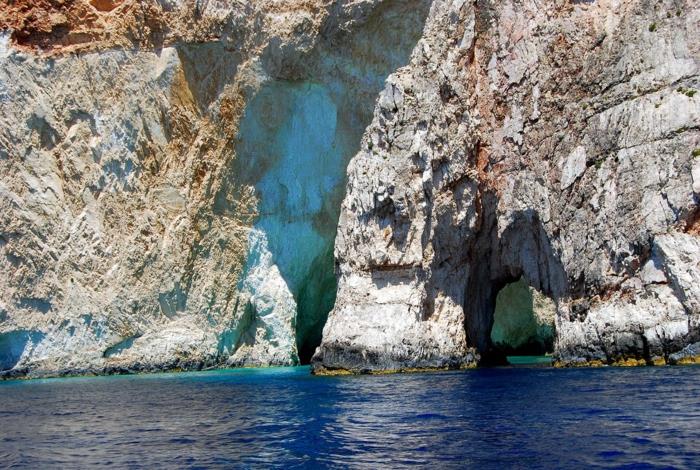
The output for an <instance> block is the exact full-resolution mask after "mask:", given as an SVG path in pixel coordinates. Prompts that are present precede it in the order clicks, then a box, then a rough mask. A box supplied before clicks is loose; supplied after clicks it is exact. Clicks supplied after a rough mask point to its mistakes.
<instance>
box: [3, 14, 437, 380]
mask: <svg viewBox="0 0 700 470" xmlns="http://www.w3.org/2000/svg"><path fill="white" fill-rule="evenodd" d="M428 7H429V3H428V2H427V1H422V0H415V1H408V2H406V1H398V0H391V1H386V0H385V1H380V0H361V1H335V2H326V1H321V0H318V1H315V0H299V1H284V2H281V1H277V0H266V1H259V0H256V1H238V0H218V1H217V0H211V1H181V0H158V1H156V0H149V1H140V0H120V1H117V0H109V1H107V0H99V1H97V0H89V1H88V0H68V1H53V0H46V1H43V0H42V1H40V2H10V3H9V4H5V5H4V6H2V7H0V27H1V28H2V30H3V31H4V32H3V33H2V36H0V273H2V275H0V371H5V372H4V375H6V376H7V375H9V376H17V375H29V376H38V375H47V374H49V375H52V374H66V373H85V372H89V373H90V372H94V373H103V372H119V371H131V370H162V369H177V368H200V367H207V366H220V365H292V364H296V363H298V362H299V358H300V355H301V356H302V359H303V356H304V355H305V356H306V359H307V360H308V358H309V357H310V356H311V353H312V352H313V350H314V349H315V347H316V346H317V345H318V344H319V342H320V332H321V328H322V326H323V323H324V321H325V317H326V314H327V313H328V311H329V310H330V308H331V307H332V305H333V301H334V298H335V276H334V271H333V260H332V247H333V241H334V238H335V231H336V224H337V219H338V214H339V208H340V202H341V200H342V197H343V188H344V184H345V169H346V166H347V162H348V161H349V159H350V158H351V157H352V155H353V154H354V153H356V152H357V150H358V149H359V143H360V140H361V136H362V132H363V131H364V129H365V127H366V126H367V125H368V124H369V122H370V121H371V117H372V109H373V106H374V101H375V99H376V96H377V94H378V92H379V91H380V90H381V88H382V87H383V83H384V81H385V78H386V76H387V75H389V73H391V72H392V71H394V70H395V69H397V68H398V67H400V66H401V65H403V64H405V63H407V61H408V58H409V55H410V53H411V51H412V49H413V47H414V46H415V44H416V42H417V41H418V39H419V37H420V33H421V31H422V26H423V22H424V20H425V17H426V15H427V12H428Z"/></svg>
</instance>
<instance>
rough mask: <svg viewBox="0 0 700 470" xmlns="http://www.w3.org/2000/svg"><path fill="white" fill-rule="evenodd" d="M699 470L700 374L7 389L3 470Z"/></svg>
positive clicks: (239, 377)
mask: <svg viewBox="0 0 700 470" xmlns="http://www.w3.org/2000/svg"><path fill="white" fill-rule="evenodd" d="M5 465H10V466H11V465H17V466H27V467H32V468H46V467H95V466H101V465H114V466H118V467H124V466H129V467H142V466H143V467H153V466H166V467H235V468H248V467H262V468H269V467H285V468H287V467H294V468H318V467H343V468H346V467H351V468H371V469H374V468H383V467H390V468H397V467H403V466H412V465H418V466H424V467H431V468H449V467H465V466H466V467H473V468H512V467H515V468H533V467H545V468H583V467H591V466H609V467H624V466H627V467H631V468H639V467H642V468H644V467H696V468H697V467H700V368H698V367H657V368H651V367H650V368H632V369H619V368H606V369H575V370H557V369H549V368H496V369H480V370H472V371H461V372H444V373H427V374H413V375H389V376H360V377H312V376H310V375H309V373H308V369H307V368H287V369H284V368H278V369H257V370H229V371H216V372H203V373H188V374H158V375H145V376H122V377H96V378H73V379H54V380H42V381H24V382H22V381H19V382H5V383H0V466H5Z"/></svg>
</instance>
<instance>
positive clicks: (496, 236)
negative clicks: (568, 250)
mask: <svg viewBox="0 0 700 470" xmlns="http://www.w3.org/2000/svg"><path fill="white" fill-rule="evenodd" d="M482 214H483V222H482V225H481V227H480V230H479V232H478V234H477V237H476V239H475V240H474V242H473V244H472V245H471V246H470V252H469V255H468V259H470V260H471V261H470V262H469V263H468V265H467V273H466V274H467V282H466V288H465V292H464V312H465V330H466V333H467V342H468V344H469V345H470V346H472V347H474V348H475V349H476V350H477V352H478V353H479V356H480V362H479V363H480V364H481V365H506V364H508V362H509V361H508V359H507V358H508V357H511V358H513V357H522V356H540V357H541V356H542V355H544V354H547V353H552V352H553V349H554V342H555V337H556V331H555V326H554V319H555V317H556V304H555V302H556V301H557V300H558V299H560V298H562V296H563V295H564V294H565V293H566V292H567V291H568V287H567V277H566V273H565V271H564V268H563V266H562V264H561V261H560V258H559V255H558V253H557V252H556V251H555V250H554V248H553V246H552V244H551V242H550V239H549V236H548V234H547V231H546V230H545V226H544V224H543V223H542V221H541V220H540V218H539V215H538V213H537V212H535V211H533V210H529V209H528V210H524V211H515V212H504V211H503V210H501V211H500V212H499V210H498V196H497V194H495V193H493V192H485V193H484V194H483V195H482ZM499 219H500V220H499ZM517 360H518V359H514V360H512V361H510V362H514V361H517Z"/></svg>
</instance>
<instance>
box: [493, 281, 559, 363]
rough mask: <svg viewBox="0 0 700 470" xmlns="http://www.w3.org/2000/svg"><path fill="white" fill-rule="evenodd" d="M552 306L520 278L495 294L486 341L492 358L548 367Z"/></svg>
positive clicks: (552, 347)
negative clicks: (489, 345) (488, 343)
mask: <svg viewBox="0 0 700 470" xmlns="http://www.w3.org/2000/svg"><path fill="white" fill-rule="evenodd" d="M555 316H556V305H555V303H554V301H553V300H552V299H551V298H549V297H547V296H546V295H545V294H543V293H541V292H540V291H538V290H537V289H535V288H534V287H531V286H529V285H528V283H527V282H526V281H525V279H523V278H522V277H521V278H520V279H518V280H516V281H514V282H510V283H507V284H506V285H505V286H503V288H501V289H500V290H499V291H498V294H497V295H496V303H495V308H494V313H493V325H492V327H491V333H490V340H491V345H492V349H493V357H499V358H501V360H503V358H505V359H506V360H507V362H508V363H511V364H514V365H517V364H531V363H548V362H550V360H549V359H548V358H546V357H544V358H543V356H547V355H551V353H552V352H554V337H555V322H554V318H555Z"/></svg>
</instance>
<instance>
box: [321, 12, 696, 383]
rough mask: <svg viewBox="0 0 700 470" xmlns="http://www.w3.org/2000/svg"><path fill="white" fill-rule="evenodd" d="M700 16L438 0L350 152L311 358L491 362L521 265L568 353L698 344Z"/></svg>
mask: <svg viewBox="0 0 700 470" xmlns="http://www.w3.org/2000/svg"><path fill="white" fill-rule="evenodd" d="M699 31H700V8H698V4H697V2H693V1H682V0H679V1H661V2H651V1H645V0H622V1H611V0H592V1H568V0H567V1H563V0H559V1H548V2H544V3H542V2H535V1H529V0H524V1H517V2H516V1H509V0H504V1H493V2H492V1H489V0H476V1H475V2H471V1H466V0H453V1H448V0H436V1H434V2H433V4H432V8H431V11H430V15H429V17H428V20H427V25H426V28H425V31H424V33H423V37H422V38H421V40H420V42H419V44H418V45H417V47H416V49H415V50H414V53H413V55H412V57H411V61H410V64H409V65H408V66H407V67H404V68H402V69H400V70H398V71H397V72H396V73H394V74H393V75H391V77H390V78H389V79H388V81H387V85H386V87H385V89H384V90H383V91H382V93H381V95H380V97H379V100H378V103H377V107H376V109H375V113H374V119H373V122H372V124H371V125H370V126H369V128H368V130H367V132H366V133H365V135H364V138H363V141H362V148H361V150H360V152H359V153H358V154H357V155H356V156H355V157H354V158H353V159H352V161H351V162H350V165H349V170H348V184H347V194H346V197H345V200H344V202H343V205H342V209H341V215H340V226H339V229H338V236H337V240H336V246H335V255H336V259H337V263H338V275H339V287H338V297H337V301H336V304H335V307H334V309H333V311H332V313H331V315H330V317H329V320H328V323H327V324H326V327H325V329H324V333H323V343H322V345H321V347H320V348H319V349H318V351H317V352H316V355H315V357H314V359H313V364H314V368H315V371H316V372H319V373H322V372H334V371H343V370H350V371H370V372H371V371H381V370H396V369H398V370H401V369H413V368H445V367H447V368H455V367H469V366H472V365H474V364H476V363H477V362H479V361H480V360H481V361H485V360H488V359H489V358H490V357H492V356H493V355H494V354H496V353H497V352H495V351H494V345H493V342H492V341H491V339H490V333H491V327H492V324H493V320H494V310H495V307H496V297H497V294H498V292H499V291H500V289H501V288H502V287H503V286H505V285H506V284H508V283H511V282H514V281H516V280H518V279H520V278H522V279H523V281H524V282H526V283H527V285H529V286H531V287H532V288H535V289H536V290H538V291H540V292H542V293H543V294H544V295H546V296H548V297H550V298H551V299H552V301H553V302H554V303H555V305H556V321H555V323H556V338H555V345H554V349H555V350H554V354H555V356H556V357H557V359H558V360H559V363H560V364H579V363H588V364H593V363H625V364H630V363H634V364H647V363H649V364H651V363H663V362H664V361H666V360H669V358H671V359H672V357H671V356H673V354H674V353H675V352H677V351H679V350H681V349H683V347H684V346H686V345H688V344H692V343H694V342H697V341H698V340H699V339H700V303H699V302H698V300H699V299H700V271H699V267H700V239H699V238H698V233H699V231H700V230H699V227H700V225H699V224H700V223H699V221H698V220H699V215H700V212H699V210H698V203H699V201H700V156H699V155H700V95H698V94H696V93H697V91H698V90H700V79H699V77H698V71H699V66H700V35H698V32H699ZM687 351H688V350H687ZM688 354H690V353H688ZM673 357H675V356H673Z"/></svg>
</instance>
